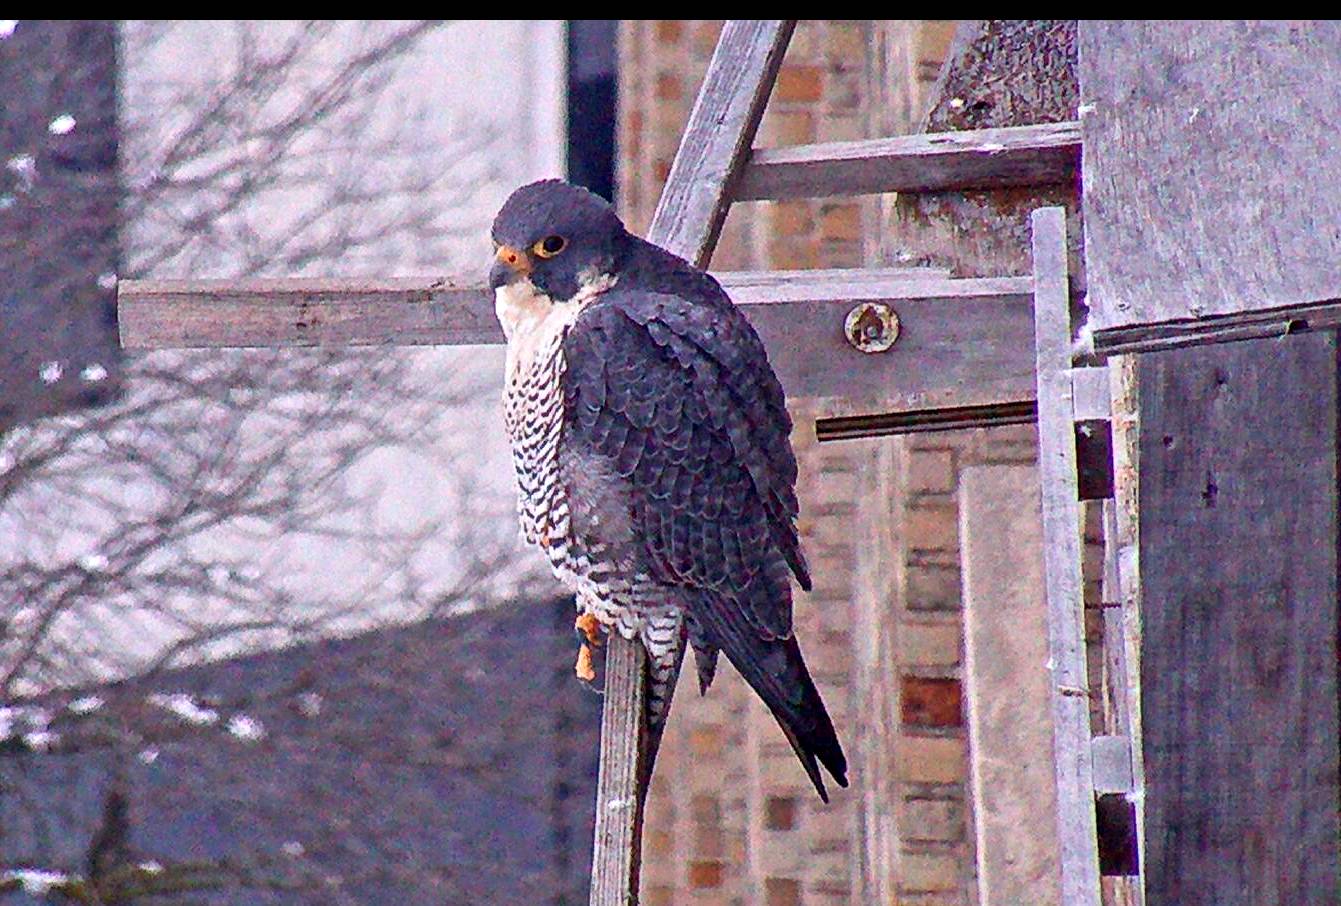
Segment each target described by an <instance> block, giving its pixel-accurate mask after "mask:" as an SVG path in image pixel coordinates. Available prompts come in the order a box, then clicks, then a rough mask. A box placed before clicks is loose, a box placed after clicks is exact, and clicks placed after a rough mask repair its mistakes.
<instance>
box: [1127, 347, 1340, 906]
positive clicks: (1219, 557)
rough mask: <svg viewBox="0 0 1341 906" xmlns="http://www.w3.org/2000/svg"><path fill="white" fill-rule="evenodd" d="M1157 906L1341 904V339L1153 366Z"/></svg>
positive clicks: (1151, 757) (1151, 753) (1145, 591)
mask: <svg viewBox="0 0 1341 906" xmlns="http://www.w3.org/2000/svg"><path fill="white" fill-rule="evenodd" d="M1138 366H1139V368H1140V372H1139V387H1140V392H1139V396H1140V419H1141V421H1140V465H1141V475H1140V555H1139V561H1140V569H1141V586H1142V623H1143V625H1142V633H1141V636H1142V650H1141V664H1140V682H1141V698H1142V704H1141V720H1142V724H1143V735H1144V741H1143V742H1144V766H1145V771H1144V774H1145V797H1144V803H1145V820H1146V830H1145V846H1146V850H1145V865H1144V867H1143V869H1142V870H1143V872H1144V873H1145V876H1146V899H1147V902H1148V903H1149V904H1150V906H1172V904H1179V906H1211V904H1215V906H1249V904H1252V906H1273V904H1280V906H1284V904H1295V903H1298V904H1305V903H1308V904H1314V903H1317V904H1322V903H1335V902H1337V899H1336V897H1337V892H1338V886H1337V884H1338V878H1341V849H1338V846H1337V841H1338V840H1341V826H1339V823H1338V813H1339V812H1341V790H1338V783H1339V778H1341V765H1339V764H1338V713H1337V689H1338V680H1337V669H1338V667H1337V616H1338V614H1337V593H1338V587H1337V539H1338V526H1337V478H1338V474H1337V455H1338V441H1337V430H1338V417H1337V405H1338V402H1339V401H1341V400H1339V398H1338V397H1339V394H1338V376H1337V337H1336V334H1335V333H1331V332H1327V333H1316V334H1312V335H1308V336H1301V337H1293V338H1291V339H1290V340H1288V341H1286V342H1274V341H1263V340H1259V341H1257V342H1252V343H1235V344H1233V345H1229V346H1220V347H1207V348H1201V349H1193V350H1180V351H1178V352H1172V353H1159V354H1153V355H1145V356H1141V357H1140V358H1139V359H1138Z"/></svg>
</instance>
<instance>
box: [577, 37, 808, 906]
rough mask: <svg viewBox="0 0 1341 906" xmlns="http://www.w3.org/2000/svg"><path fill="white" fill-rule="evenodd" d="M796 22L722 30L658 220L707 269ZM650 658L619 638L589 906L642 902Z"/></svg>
mask: <svg viewBox="0 0 1341 906" xmlns="http://www.w3.org/2000/svg"><path fill="white" fill-rule="evenodd" d="M795 25H796V23H795V22H794V21H791V20H776V19H775V20H767V21H730V22H727V23H726V25H725V26H724V27H723V29H722V34H721V36H720V37H719V38H718V41H717V49H716V50H715V51H713V55H712V60H711V61H709V63H708V71H707V74H706V75H705V76H704V80H703V85H702V87H701V88H700V89H699V94H698V99H697V100H696V101H695V102H694V109H693V110H692V111H691V112H690V115H689V123H688V125H687V126H686V127H685V133H684V136H683V137H682V138H681V140H680V147H679V150H677V151H676V153H675V161H674V162H673V163H672V164H671V170H670V174H669V176H668V177H667V180H666V186H665V189H664V190H663V191H662V194H661V200H660V202H659V203H658V204H657V210H656V213H655V214H654V215H653V217H652V225H651V227H650V228H649V229H648V234H647V238H648V239H649V240H650V241H651V242H654V243H656V244H657V245H660V246H662V247H663V248H667V249H670V250H671V251H672V252H674V253H676V254H677V255H680V256H681V257H683V258H685V259H687V260H689V261H691V262H693V263H694V264H696V265H698V266H699V267H706V266H707V263H708V260H709V259H710V258H711V257H712V251H713V248H714V247H715V246H716V245H717V237H718V235H719V234H720V232H721V229H722V222H723V221H724V220H725V219H726V213H727V210H728V209H729V207H730V205H731V195H730V191H731V188H732V186H734V184H735V182H736V180H737V178H738V177H739V175H740V170H741V167H742V166H743V165H744V162H745V157H746V155H747V154H748V152H749V149H750V146H751V145H752V144H753V143H754V134H755V131H756V130H757V129H758V127H759V121H760V119H762V118H763V115H764V105H765V104H766V103H767V102H768V96H769V94H770V92H771V91H772V88H773V81H774V79H775V78H776V77H777V71H778V67H779V66H781V65H782V55H783V53H785V52H786V49H787V42H788V40H789V39H790V38H791V34H792V30H793V28H794V27H795ZM645 659H646V655H645V653H644V652H643V646H642V643H641V642H640V641H638V640H634V641H632V642H630V641H627V640H625V639H623V638H622V637H620V636H619V635H618V634H617V633H616V634H613V635H612V637H611V639H610V645H609V647H608V649H607V652H606V676H607V678H609V677H612V676H613V677H619V676H624V675H627V676H629V677H636V678H637V681H630V682H627V683H622V682H621V683H619V684H618V685H616V686H614V687H610V686H608V685H607V688H606V694H605V707H604V710H603V713H602V717H601V776H602V782H601V784H600V788H599V790H598V795H597V798H596V839H595V846H594V852H593V853H592V881H591V900H590V903H591V906H631V904H636V903H637V902H638V866H639V863H640V861H641V851H642V817H643V807H644V805H645V802H646V798H647V781H648V780H649V779H650V777H651V772H652V767H653V765H654V764H655V761H656V744H657V742H658V740H657V739H656V738H654V737H653V735H652V734H650V733H648V732H647V727H646V719H645V715H646V697H645V695H644V692H643V687H642V682H641V680H642V677H643V674H644V671H645V669H646V667H645ZM608 682H609V679H607V683H608ZM667 707H669V702H667ZM630 746H632V750H630ZM607 776H608V777H609V782H608V783H607V782H606V781H605V778H606V777H607ZM626 805H627V807H624V806H626Z"/></svg>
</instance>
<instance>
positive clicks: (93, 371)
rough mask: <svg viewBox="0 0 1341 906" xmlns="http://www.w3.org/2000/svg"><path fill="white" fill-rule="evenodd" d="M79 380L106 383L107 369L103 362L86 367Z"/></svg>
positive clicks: (80, 373) (90, 382) (88, 382)
mask: <svg viewBox="0 0 1341 906" xmlns="http://www.w3.org/2000/svg"><path fill="white" fill-rule="evenodd" d="M99 282H101V278H99ZM79 379H80V380H81V381H83V382H84V383H86V384H96V383H98V381H105V380H107V369H106V368H104V367H103V365H102V363H101V362H94V363H93V364H91V365H85V366H84V368H83V370H82V371H80V372H79Z"/></svg>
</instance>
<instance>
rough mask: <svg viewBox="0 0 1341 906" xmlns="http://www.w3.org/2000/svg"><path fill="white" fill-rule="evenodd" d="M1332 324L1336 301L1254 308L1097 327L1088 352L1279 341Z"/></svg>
mask: <svg viewBox="0 0 1341 906" xmlns="http://www.w3.org/2000/svg"><path fill="white" fill-rule="evenodd" d="M1338 327H1341V299H1332V300H1328V301H1324V302H1313V303H1306V304H1301V305H1285V306H1281V307H1279V308H1271V309H1264V310H1260V311H1245V312H1235V313H1232V314H1225V315H1217V316H1214V317H1206V318H1188V319H1183V320H1177V321H1166V322H1164V323H1161V324H1137V325H1133V326H1131V327H1113V328H1109V329H1106V330H1098V331H1095V332H1094V351H1095V352H1097V353H1100V354H1102V355H1123V354H1125V353H1129V352H1159V351H1161V350H1168V349H1184V348H1186V347H1189V346H1204V345H1206V344H1208V343H1234V342H1238V341H1240V340H1261V339H1272V338H1274V339H1280V338H1282V337H1287V336H1289V335H1291V334H1297V333H1307V332H1309V331H1313V330H1334V329H1336V328H1338Z"/></svg>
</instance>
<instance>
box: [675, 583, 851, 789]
mask: <svg viewBox="0 0 1341 906" xmlns="http://www.w3.org/2000/svg"><path fill="white" fill-rule="evenodd" d="M693 616H694V619H695V621H696V622H697V623H698V628H699V631H700V633H701V634H702V636H703V637H704V641H707V642H709V643H710V644H712V645H713V646H714V647H717V648H720V649H721V650H722V651H724V652H726V657H727V659H728V660H729V661H731V664H732V665H733V666H734V667H735V668H736V670H737V672H739V673H740V675H741V676H742V677H744V679H745V682H747V683H749V684H750V688H752V689H753V690H754V691H755V692H756V693H758V695H759V697H760V698H761V699H763V701H764V704H765V705H767V706H768V710H769V711H771V712H772V713H773V717H774V718H775V719H776V720H777V722H778V725H779V726H781V727H782V732H783V734H784V735H785V736H786V737H787V741H788V742H789V743H791V746H792V749H793V751H795V752H796V757H797V758H799V759H800V760H801V765H802V766H803V767H804V768H805V771H806V774H807V775H809V777H810V780H811V782H812V783H813V784H815V790H816V791H817V792H818V793H819V796H820V798H821V799H823V800H824V801H825V802H828V801H829V794H828V792H827V791H826V790H825V789H824V780H823V777H822V776H821V774H820V770H819V765H821V764H822V765H824V767H825V769H826V770H828V772H829V774H830V775H832V776H833V779H834V780H835V781H837V783H838V785H839V786H844V787H845V786H847V758H846V757H845V756H844V755H843V746H842V744H841V743H839V741H838V734H837V733H836V732H834V727H833V721H832V720H831V719H830V718H829V712H828V709H826V708H825V707H824V700H823V699H822V698H821V697H820V694H819V690H818V689H816V688H815V682H814V680H812V679H811V678H810V671H809V670H807V669H806V662H805V659H804V658H803V657H802V656H801V646H800V645H799V644H797V641H796V638H795V636H792V637H790V638H786V639H765V638H761V637H760V635H759V633H758V631H757V630H756V629H754V628H753V627H752V626H750V625H749V624H748V623H747V622H746V620H745V618H744V616H743V615H742V614H741V613H740V609H739V607H737V606H734V605H733V604H732V602H730V601H722V600H720V599H718V600H705V601H703V604H702V606H700V607H698V608H696V609H695V612H694V615H693ZM695 659H696V660H697V659H698V651H695Z"/></svg>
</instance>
